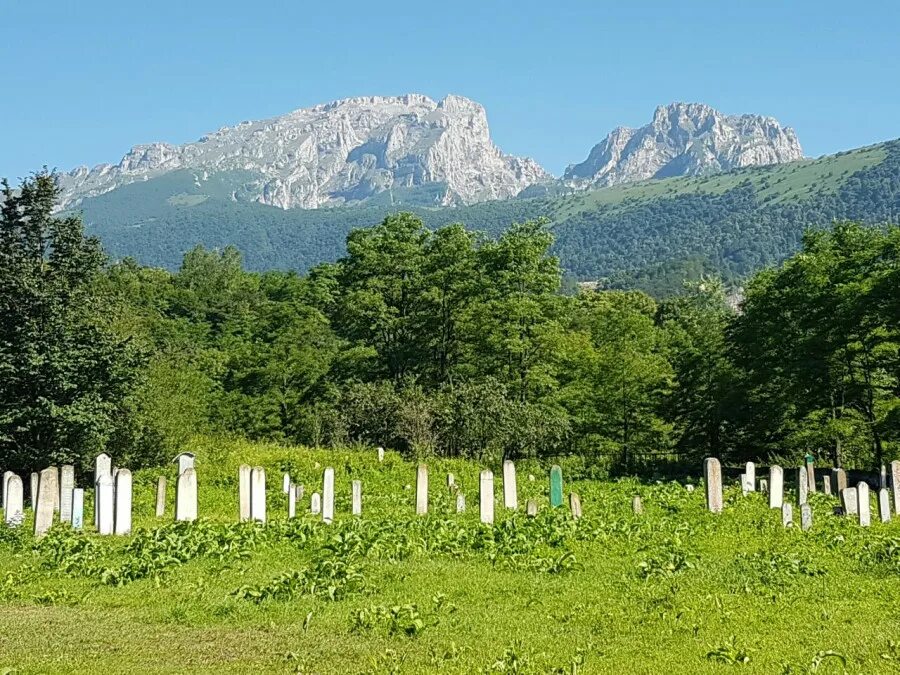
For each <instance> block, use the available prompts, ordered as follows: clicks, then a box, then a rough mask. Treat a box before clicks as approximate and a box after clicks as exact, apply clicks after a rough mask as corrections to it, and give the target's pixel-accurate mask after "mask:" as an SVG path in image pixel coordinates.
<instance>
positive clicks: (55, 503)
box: [50, 466, 60, 513]
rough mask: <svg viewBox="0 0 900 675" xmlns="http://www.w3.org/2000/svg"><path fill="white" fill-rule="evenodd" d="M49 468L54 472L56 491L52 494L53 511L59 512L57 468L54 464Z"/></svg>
mask: <svg viewBox="0 0 900 675" xmlns="http://www.w3.org/2000/svg"><path fill="white" fill-rule="evenodd" d="M50 468H51V469H52V470H53V471H54V472H55V473H56V493H55V494H54V495H53V511H54V512H56V513H59V490H60V487H59V486H60V480H59V468H58V467H55V466H51V467H50Z"/></svg>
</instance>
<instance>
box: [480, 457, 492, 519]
mask: <svg viewBox="0 0 900 675" xmlns="http://www.w3.org/2000/svg"><path fill="white" fill-rule="evenodd" d="M479 497H480V500H479V506H480V511H479V512H480V514H481V522H482V523H488V524H490V523H493V522H494V474H493V472H492V471H491V470H490V469H485V470H484V471H482V472H481V476H480V477H479Z"/></svg>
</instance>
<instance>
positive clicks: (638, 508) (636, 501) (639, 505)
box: [631, 495, 644, 515]
mask: <svg viewBox="0 0 900 675" xmlns="http://www.w3.org/2000/svg"><path fill="white" fill-rule="evenodd" d="M631 512H632V513H634V514H635V515H640V514H642V513H643V512H644V503H643V502H642V501H641V498H640V496H639V495H635V496H634V497H632V498H631Z"/></svg>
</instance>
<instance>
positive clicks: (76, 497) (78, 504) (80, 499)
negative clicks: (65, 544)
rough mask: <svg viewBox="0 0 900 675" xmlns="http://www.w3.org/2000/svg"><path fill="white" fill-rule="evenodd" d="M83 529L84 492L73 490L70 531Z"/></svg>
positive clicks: (78, 489) (79, 489)
mask: <svg viewBox="0 0 900 675" xmlns="http://www.w3.org/2000/svg"><path fill="white" fill-rule="evenodd" d="M83 527H84V490H82V489H81V488H75V489H74V490H72V529H73V530H80V529H82V528H83Z"/></svg>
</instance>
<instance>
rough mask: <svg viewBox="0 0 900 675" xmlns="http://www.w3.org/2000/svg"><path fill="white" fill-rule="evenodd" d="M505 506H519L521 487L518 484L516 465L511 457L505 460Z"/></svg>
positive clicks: (513, 507)
mask: <svg viewBox="0 0 900 675" xmlns="http://www.w3.org/2000/svg"><path fill="white" fill-rule="evenodd" d="M503 506H504V507H506V508H507V509H517V508H519V489H518V486H517V485H516V465H515V464H513V463H512V460H509V459H507V460H506V461H505V462H503Z"/></svg>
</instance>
